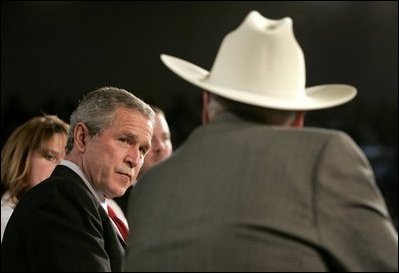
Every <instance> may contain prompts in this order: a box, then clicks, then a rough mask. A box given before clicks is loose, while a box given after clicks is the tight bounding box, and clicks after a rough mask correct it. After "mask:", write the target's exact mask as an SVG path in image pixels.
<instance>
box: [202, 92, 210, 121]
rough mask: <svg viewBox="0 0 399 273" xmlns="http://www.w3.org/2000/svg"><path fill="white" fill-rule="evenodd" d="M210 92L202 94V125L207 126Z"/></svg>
mask: <svg viewBox="0 0 399 273" xmlns="http://www.w3.org/2000/svg"><path fill="white" fill-rule="evenodd" d="M209 100H210V96H209V92H207V91H204V92H203V93H202V124H207V123H208V122H209V112H208V105H209Z"/></svg>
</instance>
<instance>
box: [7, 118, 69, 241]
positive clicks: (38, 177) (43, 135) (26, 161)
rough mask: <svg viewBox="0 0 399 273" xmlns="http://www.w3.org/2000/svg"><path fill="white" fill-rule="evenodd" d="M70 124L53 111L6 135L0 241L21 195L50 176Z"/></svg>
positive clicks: (59, 157) (63, 146)
mask: <svg viewBox="0 0 399 273" xmlns="http://www.w3.org/2000/svg"><path fill="white" fill-rule="evenodd" d="M68 130H69V125H68V124H67V123H65V122H64V121H63V120H61V119H60V118H58V117H57V116H54V115H43V116H38V117H34V118H32V119H30V120H29V121H27V122H25V123H24V124H22V125H21V126H19V127H18V128H17V129H15V131H14V132H13V133H12V134H11V136H10V137H9V138H8V139H7V141H6V143H5V144H4V147H3V149H2V151H1V241H3V234H4V230H5V227H6V225H7V223H8V220H9V219H10V217H11V214H12V213H13V211H14V208H15V206H16V204H17V203H18V201H19V200H20V199H21V197H22V196H23V195H24V193H25V192H27V191H28V190H29V189H30V188H32V187H33V186H35V185H37V184H38V183H40V182H41V181H43V180H44V179H46V178H47V177H49V176H50V174H51V172H52V171H53V170H54V168H55V166H56V165H57V164H58V162H59V161H60V160H61V159H62V158H64V156H65V146H66V142H67V137H68Z"/></svg>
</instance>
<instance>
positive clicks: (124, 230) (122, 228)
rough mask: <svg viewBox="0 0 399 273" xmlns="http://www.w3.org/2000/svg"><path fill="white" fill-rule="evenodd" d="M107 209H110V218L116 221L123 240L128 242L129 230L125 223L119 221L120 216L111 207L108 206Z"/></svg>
mask: <svg viewBox="0 0 399 273" xmlns="http://www.w3.org/2000/svg"><path fill="white" fill-rule="evenodd" d="M107 209H108V216H109V218H111V219H112V221H114V223H115V225H116V227H117V228H118V229H119V232H120V233H121V235H122V237H123V240H124V241H125V242H127V236H129V229H128V228H127V227H126V225H125V223H123V221H122V220H121V219H119V218H118V216H116V214H115V211H114V210H113V209H112V208H111V207H110V206H109V205H107Z"/></svg>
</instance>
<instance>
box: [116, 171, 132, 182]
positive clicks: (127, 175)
mask: <svg viewBox="0 0 399 273" xmlns="http://www.w3.org/2000/svg"><path fill="white" fill-rule="evenodd" d="M118 173H119V174H121V175H123V176H125V177H127V178H128V179H129V181H132V176H131V175H130V174H128V173H123V172H118Z"/></svg>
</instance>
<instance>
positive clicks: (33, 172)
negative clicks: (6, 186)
mask: <svg viewBox="0 0 399 273" xmlns="http://www.w3.org/2000/svg"><path fill="white" fill-rule="evenodd" d="M55 166H56V164H55V163H51V162H48V161H45V162H44V161H41V160H38V161H34V162H32V165H31V169H30V172H29V183H30V184H31V185H32V186H34V185H36V184H38V183H39V182H41V181H43V180H44V179H46V178H48V177H49V176H50V175H51V173H52V172H53V170H54V168H55Z"/></svg>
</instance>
